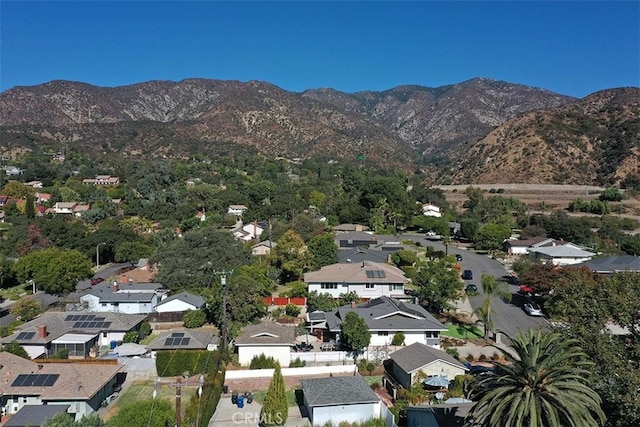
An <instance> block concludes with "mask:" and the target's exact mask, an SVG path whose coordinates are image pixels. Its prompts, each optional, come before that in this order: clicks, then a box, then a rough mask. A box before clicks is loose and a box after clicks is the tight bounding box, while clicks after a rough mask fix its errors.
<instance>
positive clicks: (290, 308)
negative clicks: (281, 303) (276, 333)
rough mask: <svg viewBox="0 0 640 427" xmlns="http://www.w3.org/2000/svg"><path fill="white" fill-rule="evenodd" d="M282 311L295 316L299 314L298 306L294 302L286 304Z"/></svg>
mask: <svg viewBox="0 0 640 427" xmlns="http://www.w3.org/2000/svg"><path fill="white" fill-rule="evenodd" d="M284 312H285V314H286V315H287V316H291V317H297V316H298V315H299V314H300V307H298V306H297V305H295V304H287V306H286V307H285V309H284Z"/></svg>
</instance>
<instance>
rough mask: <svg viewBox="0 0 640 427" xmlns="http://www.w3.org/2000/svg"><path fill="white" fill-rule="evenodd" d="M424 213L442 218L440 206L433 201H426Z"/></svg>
mask: <svg viewBox="0 0 640 427" xmlns="http://www.w3.org/2000/svg"><path fill="white" fill-rule="evenodd" d="M422 214H423V215H425V216H433V217H436V218H440V217H441V216H442V213H441V212H440V208H439V207H438V206H436V205H434V204H431V203H425V204H423V205H422Z"/></svg>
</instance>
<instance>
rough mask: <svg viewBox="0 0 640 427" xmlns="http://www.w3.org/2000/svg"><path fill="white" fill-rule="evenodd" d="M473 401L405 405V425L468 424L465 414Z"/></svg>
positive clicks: (447, 425) (469, 410) (469, 411)
mask: <svg viewBox="0 0 640 427" xmlns="http://www.w3.org/2000/svg"><path fill="white" fill-rule="evenodd" d="M473 405H474V404H473V403H470V402H467V403H457V404H453V405H452V404H439V405H418V406H407V408H406V409H405V411H406V413H407V424H406V425H407V426H409V427H451V426H469V425H470V424H469V423H468V422H467V416H468V415H469V414H470V413H471V408H472V407H473Z"/></svg>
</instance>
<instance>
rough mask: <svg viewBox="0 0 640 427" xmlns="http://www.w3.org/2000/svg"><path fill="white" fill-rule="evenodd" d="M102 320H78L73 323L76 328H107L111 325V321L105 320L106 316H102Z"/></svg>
mask: <svg viewBox="0 0 640 427" xmlns="http://www.w3.org/2000/svg"><path fill="white" fill-rule="evenodd" d="M101 319H103V320H102V321H92V322H76V323H74V324H73V327H74V328H78V329H106V328H108V327H109V326H111V322H105V321H104V317H101Z"/></svg>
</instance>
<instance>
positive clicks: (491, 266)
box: [400, 235, 549, 335]
mask: <svg viewBox="0 0 640 427" xmlns="http://www.w3.org/2000/svg"><path fill="white" fill-rule="evenodd" d="M400 238H401V239H402V240H413V241H415V242H420V244H421V245H423V246H433V247H434V249H435V250H442V251H444V250H445V247H444V245H443V244H442V243H441V242H439V241H431V240H426V239H425V238H424V237H423V236H422V235H402V236H401V237H400ZM448 251H449V254H460V255H462V258H463V259H462V262H461V263H460V264H461V266H462V270H471V271H472V272H473V280H465V283H475V284H476V285H478V290H479V292H480V295H477V296H473V297H470V298H469V301H470V303H471V306H472V307H473V309H474V310H475V309H477V308H479V307H480V306H481V305H482V303H483V301H484V298H485V297H484V295H482V286H480V277H481V276H482V275H483V274H491V275H492V276H494V277H496V278H497V279H500V278H502V277H503V276H507V275H508V272H507V270H505V268H504V267H503V266H502V264H500V263H499V262H498V261H496V260H494V259H491V258H490V257H488V256H486V255H478V254H476V253H475V252H473V251H470V250H466V249H462V248H457V247H455V246H454V245H449V248H448ZM509 291H510V292H511V294H512V302H511V303H505V302H503V301H502V300H501V299H500V298H496V297H494V300H493V308H494V310H495V313H494V317H493V327H494V329H495V330H500V331H503V332H506V333H507V334H509V335H515V334H517V333H518V331H525V330H527V329H539V328H544V327H546V326H548V324H549V323H548V322H547V320H546V319H544V318H542V317H531V316H528V315H527V314H526V313H525V312H524V311H523V310H522V308H521V307H522V300H521V297H520V295H519V294H518V287H517V286H515V285H509Z"/></svg>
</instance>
